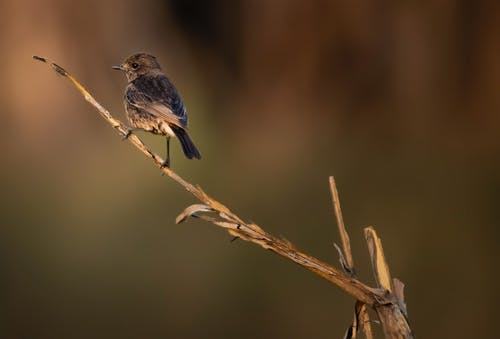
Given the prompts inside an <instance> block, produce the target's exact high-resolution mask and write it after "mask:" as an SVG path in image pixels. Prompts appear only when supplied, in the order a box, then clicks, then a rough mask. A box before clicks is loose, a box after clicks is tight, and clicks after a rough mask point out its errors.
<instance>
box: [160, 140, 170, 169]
mask: <svg viewBox="0 0 500 339" xmlns="http://www.w3.org/2000/svg"><path fill="white" fill-rule="evenodd" d="M161 167H168V168H170V137H167V155H166V157H165V161H164V162H163V164H162V165H161Z"/></svg>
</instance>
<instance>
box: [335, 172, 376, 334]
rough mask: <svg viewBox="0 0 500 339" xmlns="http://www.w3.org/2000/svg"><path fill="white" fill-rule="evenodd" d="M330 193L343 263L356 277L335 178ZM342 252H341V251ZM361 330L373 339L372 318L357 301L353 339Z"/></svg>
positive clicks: (362, 304)
mask: <svg viewBox="0 0 500 339" xmlns="http://www.w3.org/2000/svg"><path fill="white" fill-rule="evenodd" d="M329 182H330V192H331V194H332V204H333V210H334V212H335V218H336V219H337V227H338V228H339V234H340V239H341V241H342V248H343V253H344V257H345V259H343V258H342V256H341V262H342V261H343V260H345V261H346V262H345V263H344V264H343V266H347V267H346V271H347V273H348V274H350V275H351V276H352V277H355V276H356V273H355V272H356V271H355V269H354V259H353V256H352V251H351V242H350V239H349V233H347V229H346V228H345V224H344V218H343V216H342V209H341V208H340V198H339V192H338V190H337V184H336V183H335V178H334V177H333V176H330V178H329ZM339 251H340V250H339ZM360 329H363V332H364V334H365V337H366V339H373V333H372V327H371V325H370V316H369V314H368V312H367V309H366V304H365V303H362V302H361V301H359V300H358V301H356V304H355V307H354V320H353V323H352V338H356V337H357V334H358V332H359V330H360Z"/></svg>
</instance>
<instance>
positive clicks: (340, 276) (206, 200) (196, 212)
mask: <svg viewBox="0 0 500 339" xmlns="http://www.w3.org/2000/svg"><path fill="white" fill-rule="evenodd" d="M33 58H34V59H36V60H38V61H42V62H45V63H47V64H49V65H50V66H51V67H52V68H53V69H54V70H55V71H56V72H57V73H58V74H59V75H61V76H64V77H66V78H68V79H69V80H70V81H71V82H72V83H73V84H74V85H75V87H76V88H77V89H78V90H79V91H80V93H81V94H82V95H83V96H84V97H85V99H86V100H87V101H88V102H89V103H90V104H91V105H92V106H94V107H95V108H96V109H97V110H98V111H99V113H100V114H101V116H102V117H103V118H104V119H105V120H106V121H107V122H108V123H109V124H110V125H111V126H112V127H113V128H114V129H115V130H116V131H117V132H118V133H119V134H120V135H121V136H122V137H127V140H128V141H129V142H130V143H131V144H132V145H134V146H135V147H136V148H137V149H139V150H140V151H141V152H142V153H143V154H144V155H146V156H147V157H148V158H150V159H152V160H153V162H154V163H155V165H156V166H157V167H158V168H160V169H161V171H163V173H165V174H167V175H168V176H169V177H170V178H172V179H173V180H175V181H176V182H177V183H179V184H180V185H182V186H183V187H184V188H185V189H186V190H187V191H188V192H190V193H191V194H192V195H193V196H195V197H196V198H197V199H198V200H199V201H201V202H202V204H198V205H193V206H190V207H188V208H187V209H186V211H184V212H183V213H182V214H181V215H180V216H179V217H178V219H177V221H178V222H180V221H182V220H184V219H185V218H186V217H188V216H195V217H199V218H202V219H204V220H206V221H209V222H211V223H213V224H214V225H217V226H220V227H223V228H225V229H226V230H227V231H228V232H229V233H230V234H231V235H233V236H237V237H239V238H241V239H243V240H245V241H249V242H252V243H254V244H257V245H259V246H261V247H263V248H265V249H269V250H271V251H274V252H276V253H278V254H280V255H282V256H284V257H286V258H288V259H290V260H291V261H293V262H295V263H297V264H299V265H301V266H303V267H305V268H306V269H308V270H310V271H312V272H314V273H316V274H317V275H319V276H321V277H323V278H325V279H326V280H328V281H330V282H332V283H333V284H335V285H337V286H338V287H340V288H341V289H343V290H344V291H345V292H347V293H349V294H350V295H352V296H353V297H354V298H356V299H357V300H359V301H361V302H363V303H365V304H367V305H369V306H371V307H374V308H375V309H376V310H377V309H378V308H380V309H382V310H385V313H386V314H388V316H390V315H391V312H393V310H392V309H393V308H396V309H398V310H399V307H398V305H397V304H395V303H394V300H393V299H394V298H391V297H390V296H389V297H388V296H387V294H386V293H385V291H384V290H382V289H376V288H371V287H369V286H367V285H365V284H363V283H362V282H360V281H359V280H357V279H355V278H353V277H351V276H349V275H347V274H345V273H343V272H342V271H340V270H338V269H336V268H334V267H332V266H330V265H328V264H325V263H323V262H321V261H319V260H318V259H316V258H313V257H311V256H309V255H307V254H305V253H302V252H300V251H298V250H297V249H296V248H295V247H294V246H293V245H292V244H291V243H290V242H288V241H287V240H285V239H282V238H276V237H274V236H272V235H270V234H269V233H267V232H265V231H264V230H263V229H261V228H260V227H259V226H257V225H255V224H252V223H246V222H244V221H243V220H241V219H240V218H239V217H238V216H237V215H236V214H234V213H233V212H231V211H230V210H229V209H228V208H227V207H226V206H224V205H223V204H221V203H220V202H218V201H216V200H214V199H212V198H211V197H210V196H208V195H207V194H206V193H205V192H204V191H203V190H202V189H201V187H199V186H195V185H192V184H190V183H189V182H187V181H186V180H184V179H183V178H181V177H180V176H179V175H177V174H176V173H174V172H173V171H172V170H171V169H169V168H165V167H162V163H163V159H161V157H159V156H158V155H156V154H155V153H153V152H152V151H151V150H150V149H149V148H148V147H146V145H144V143H143V142H142V141H141V140H140V139H139V138H138V137H137V136H136V135H135V134H133V133H131V131H130V130H129V128H128V127H127V126H126V125H124V124H123V123H122V122H120V121H119V120H117V119H115V118H113V117H112V116H111V114H110V113H109V111H108V110H106V109H105V108H104V107H103V106H101V105H100V104H99V103H98V102H97V101H96V100H95V99H94V98H93V97H92V95H91V94H90V93H89V92H88V91H87V90H86V89H85V88H84V87H83V86H82V85H81V84H80V83H79V82H78V81H77V80H76V79H75V78H74V77H73V76H71V75H70V74H69V73H68V72H67V71H66V70H65V69H64V68H62V67H61V66H59V65H57V64H55V63H53V62H51V61H49V60H47V59H46V58H43V57H39V56H33ZM206 212H213V213H215V215H216V216H215V217H212V216H210V215H208V214H206ZM201 213H204V214H201ZM390 338H400V337H390ZM401 338H404V336H403V337H401Z"/></svg>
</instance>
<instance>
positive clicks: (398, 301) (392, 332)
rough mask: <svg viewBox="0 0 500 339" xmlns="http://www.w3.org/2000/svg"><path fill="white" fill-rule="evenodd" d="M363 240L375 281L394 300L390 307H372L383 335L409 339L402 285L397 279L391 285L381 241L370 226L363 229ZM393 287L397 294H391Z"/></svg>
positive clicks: (409, 333) (409, 330)
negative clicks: (364, 239) (365, 243)
mask: <svg viewBox="0 0 500 339" xmlns="http://www.w3.org/2000/svg"><path fill="white" fill-rule="evenodd" d="M365 238H366V242H367V243H368V250H369V252H370V258H371V261H372V267H373V272H374V274H375V280H376V281H377V284H378V285H379V286H380V287H381V288H383V289H385V290H386V291H387V295H388V297H390V298H393V299H395V301H394V302H393V303H392V304H391V305H385V306H383V307H381V306H379V305H375V307H374V309H375V311H376V312H377V315H378V317H379V319H380V323H381V324H382V329H383V330H384V334H385V336H386V337H387V338H409V337H410V338H411V337H413V334H412V331H411V328H410V325H409V323H408V319H407V318H406V314H405V313H406V307H405V306H404V300H403V298H404V297H403V287H404V285H403V284H402V283H401V282H400V281H399V280H397V279H395V280H394V281H396V284H393V280H392V278H391V274H390V272H389V265H388V264H387V260H386V259H385V255H384V248H383V247H382V241H381V240H380V238H379V236H378V234H377V232H376V231H375V228H373V227H372V226H369V227H367V228H365ZM394 286H397V293H392V292H393V291H394Z"/></svg>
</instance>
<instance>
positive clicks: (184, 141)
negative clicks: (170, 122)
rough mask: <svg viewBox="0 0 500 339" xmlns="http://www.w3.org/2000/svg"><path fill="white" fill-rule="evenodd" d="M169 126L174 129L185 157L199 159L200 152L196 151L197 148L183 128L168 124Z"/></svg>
mask: <svg viewBox="0 0 500 339" xmlns="http://www.w3.org/2000/svg"><path fill="white" fill-rule="evenodd" d="M170 127H171V128H172V130H173V131H174V133H175V136H176V137H177V139H179V141H180V142H181V145H182V150H183V151H184V154H185V155H186V157H187V158H188V159H193V158H196V159H201V155H200V152H198V149H197V148H196V146H195V145H194V143H193V141H192V140H191V138H190V137H189V135H188V134H187V132H186V131H185V130H184V129H182V128H180V127H177V126H170Z"/></svg>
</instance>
